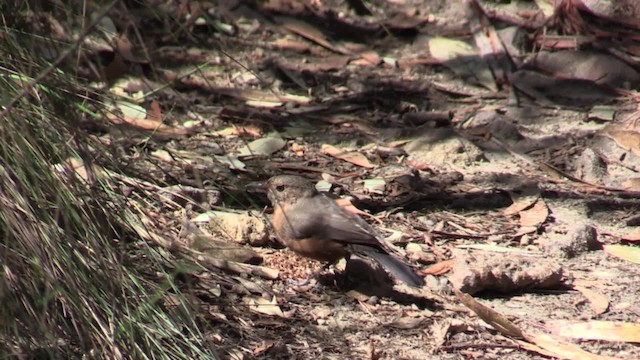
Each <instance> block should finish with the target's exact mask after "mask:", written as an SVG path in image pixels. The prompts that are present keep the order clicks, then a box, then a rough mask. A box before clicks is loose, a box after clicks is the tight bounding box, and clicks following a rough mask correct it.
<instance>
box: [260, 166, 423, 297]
mask: <svg viewBox="0 0 640 360" xmlns="http://www.w3.org/2000/svg"><path fill="white" fill-rule="evenodd" d="M265 190H266V193H267V197H268V198H269V201H270V202H271V205H272V206H273V209H274V210H273V217H272V224H273V228H274V231H275V235H276V237H277V238H278V240H280V241H281V242H282V243H283V244H284V245H286V246H287V247H288V248H289V249H291V250H292V251H293V252H295V253H297V254H299V255H302V256H304V257H307V258H311V259H314V260H317V261H321V262H325V263H326V264H325V267H329V266H331V265H332V264H335V263H336V262H337V261H339V260H340V259H342V258H346V259H347V260H349V258H350V256H351V255H357V256H358V257H361V258H368V259H372V260H374V261H375V262H376V263H378V264H379V265H380V266H381V267H382V268H383V269H385V270H386V271H387V272H388V273H389V274H391V276H392V277H394V278H396V279H397V280H400V281H402V282H404V283H405V284H407V285H409V286H412V287H422V286H423V285H424V280H423V279H422V278H421V277H420V276H418V275H417V274H416V273H415V272H414V271H413V270H412V269H411V267H410V266H409V265H407V264H406V263H404V262H403V261H402V260H400V259H399V258H398V257H397V256H398V255H397V254H399V252H398V251H397V250H396V249H394V248H393V246H392V245H390V244H388V243H386V241H385V240H384V239H383V238H382V237H380V235H379V234H378V233H377V232H376V231H375V230H374V229H373V227H371V226H370V225H369V224H368V223H367V222H366V221H364V220H363V219H362V218H361V217H359V216H358V215H356V214H353V213H351V212H349V211H347V210H346V209H345V208H343V207H342V206H340V205H338V204H337V203H336V202H335V201H334V200H333V199H331V198H330V197H328V196H327V195H325V194H323V193H320V192H318V191H317V190H316V188H315V186H314V184H313V183H312V182H311V181H309V180H308V179H306V178H304V177H301V176H296V175H277V176H274V177H271V178H270V179H269V180H267V181H266V183H264V184H263V191H265Z"/></svg>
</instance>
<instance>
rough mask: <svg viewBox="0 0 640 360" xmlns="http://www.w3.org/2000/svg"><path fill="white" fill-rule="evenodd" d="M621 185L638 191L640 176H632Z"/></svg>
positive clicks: (626, 188) (639, 188)
mask: <svg viewBox="0 0 640 360" xmlns="http://www.w3.org/2000/svg"><path fill="white" fill-rule="evenodd" d="M622 187H623V188H624V189H625V190H629V191H640V178H633V179H629V180H626V181H625V182H623V183H622Z"/></svg>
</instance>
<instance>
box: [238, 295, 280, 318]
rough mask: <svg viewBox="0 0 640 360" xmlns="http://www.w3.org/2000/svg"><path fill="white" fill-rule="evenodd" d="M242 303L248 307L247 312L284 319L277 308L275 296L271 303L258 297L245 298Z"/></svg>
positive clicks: (278, 307)
mask: <svg viewBox="0 0 640 360" xmlns="http://www.w3.org/2000/svg"><path fill="white" fill-rule="evenodd" d="M243 301H244V302H245V304H247V305H249V310H251V311H254V312H257V313H260V314H265V315H272V316H278V317H282V318H283V317H285V315H284V313H283V312H282V309H280V306H278V301H277V300H276V297H275V296H274V297H273V298H272V299H271V301H269V300H266V299H264V298H262V297H259V296H245V297H244V298H243Z"/></svg>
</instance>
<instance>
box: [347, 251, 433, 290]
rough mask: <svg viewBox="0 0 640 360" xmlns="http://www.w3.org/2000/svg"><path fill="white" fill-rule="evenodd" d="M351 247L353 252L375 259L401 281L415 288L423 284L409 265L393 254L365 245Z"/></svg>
mask: <svg viewBox="0 0 640 360" xmlns="http://www.w3.org/2000/svg"><path fill="white" fill-rule="evenodd" d="M351 248H352V251H353V253H354V254H356V255H363V256H366V257H369V258H371V259H373V260H375V261H376V262H377V263H378V264H380V266H382V267H383V268H384V269H385V270H387V271H388V272H389V273H390V274H391V275H392V276H393V277H395V278H396V279H398V280H400V281H402V282H403V283H405V284H407V285H409V286H413V287H416V288H418V287H422V286H423V285H424V280H423V279H422V278H421V277H420V276H418V275H417V274H416V273H415V272H414V271H413V269H411V268H410V267H409V265H407V264H405V263H403V262H402V261H400V260H398V259H396V258H395V257H394V256H392V255H389V254H386V253H384V252H382V251H380V250H378V249H376V248H373V247H370V246H366V245H352V246H351Z"/></svg>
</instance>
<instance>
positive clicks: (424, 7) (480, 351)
mask: <svg viewBox="0 0 640 360" xmlns="http://www.w3.org/2000/svg"><path fill="white" fill-rule="evenodd" d="M465 4H467V5H465ZM468 4H475V2H472V1H471V2H448V1H423V0H413V1H409V0H407V1H366V2H361V1H309V2H296V1H284V0H281V1H269V2H265V3H260V4H256V3H253V2H246V3H242V2H234V1H229V2H219V3H216V4H214V5H211V8H210V9H207V10H208V14H209V17H207V21H209V22H212V21H213V23H214V24H215V29H216V30H217V31H213V32H212V31H210V29H211V28H210V27H204V26H199V25H198V23H197V22H196V23H188V24H187V25H185V28H184V29H182V30H183V31H184V30H185V29H188V34H189V35H188V36H186V35H185V33H180V32H176V33H174V34H173V35H171V36H169V35H166V36H165V37H160V38H161V40H158V41H156V43H155V48H153V49H152V58H153V64H152V65H153V66H154V67H155V68H154V71H156V72H158V71H164V72H165V76H168V75H167V74H169V73H170V74H172V75H171V76H173V77H170V78H173V79H175V80H174V82H173V85H172V86H170V87H166V88H162V89H161V90H160V91H158V92H157V97H156V100H157V101H158V103H159V104H160V107H161V108H162V112H163V114H162V117H163V119H164V122H165V123H166V124H168V125H170V126H172V127H173V128H172V129H173V130H171V129H170V130H168V131H167V132H166V133H165V134H164V135H166V136H165V137H164V138H160V139H159V138H155V139H154V140H153V141H151V142H150V143H149V144H147V147H146V149H145V151H146V153H145V155H146V156H148V157H147V158H145V161H149V162H150V163H152V164H153V166H152V167H149V169H150V170H149V177H150V178H152V179H157V180H159V182H164V183H174V184H181V185H192V186H194V187H200V186H201V185H202V184H204V185H205V187H206V189H208V190H207V191H209V194H215V195H216V196H213V197H212V198H209V199H205V200H202V201H200V206H199V207H195V208H193V209H191V212H187V213H186V214H187V218H189V219H191V220H193V219H194V218H196V217H198V216H199V215H201V214H203V213H206V211H207V210H216V211H219V212H228V213H234V211H235V212H240V213H242V214H245V212H246V211H247V210H250V211H251V213H252V214H254V215H255V214H259V213H261V211H262V209H263V207H264V206H265V205H267V203H265V202H264V199H258V198H255V197H253V196H252V195H250V194H247V193H246V192H245V191H244V186H245V185H246V184H247V183H249V182H250V181H255V180H263V179H266V178H268V177H269V176H272V175H276V174H283V173H286V174H298V175H302V176H305V177H308V178H310V179H313V180H314V181H319V180H322V181H321V183H320V184H319V186H324V187H325V189H330V190H331V192H333V193H335V194H336V195H350V196H351V197H352V198H353V203H354V205H355V206H356V207H357V208H358V209H360V210H362V211H365V212H367V213H368V215H365V218H366V219H367V221H369V222H370V223H371V224H372V225H374V226H375V227H376V228H377V229H379V230H380V231H381V232H382V233H383V234H384V235H386V236H388V240H389V241H391V242H393V243H395V244H396V245H397V246H398V247H399V248H400V249H403V251H404V252H406V254H407V259H408V260H409V261H410V262H411V264H412V266H414V268H415V269H416V270H417V271H420V274H422V275H423V276H424V277H425V279H426V283H427V285H426V286H425V287H424V288H423V289H411V288H408V287H406V286H404V285H401V284H396V285H394V284H393V282H392V281H391V280H390V279H389V278H388V277H386V275H385V274H384V272H381V271H377V270H376V271H372V268H371V267H370V265H369V264H367V263H366V262H363V261H359V260H358V259H355V260H354V261H352V262H349V264H348V265H345V264H344V263H341V264H338V266H337V267H336V268H333V269H331V270H329V271H327V272H325V273H323V274H322V275H321V276H320V277H319V278H318V279H317V281H312V283H311V284H310V285H308V286H296V285H294V284H292V283H291V282H290V281H289V280H290V279H295V280H300V279H302V278H304V277H305V276H306V275H307V274H309V273H310V272H312V271H313V270H314V269H318V268H319V267H320V265H321V264H318V263H314V262H312V261H308V260H305V259H301V258H299V257H298V256H296V255H295V254H292V253H291V252H290V251H289V250H287V249H283V248H282V247H281V246H279V245H277V243H276V242H275V240H274V239H273V236H272V235H271V236H270V237H269V240H268V241H266V240H267V239H266V235H265V234H268V233H269V231H268V230H269V226H268V222H263V221H262V219H263V217H262V215H257V216H256V218H257V219H259V221H257V222H256V224H258V225H255V224H254V223H253V222H251V223H250V222H247V223H242V224H241V227H242V229H240V230H239V232H240V234H241V235H240V236H239V238H237V239H236V240H238V242H241V243H244V245H243V246H245V248H246V247H250V245H248V244H247V243H251V244H252V245H254V246H251V248H252V250H254V251H255V253H256V254H257V255H256V256H255V257H254V260H255V259H262V262H260V261H259V260H256V261H253V262H254V264H255V263H259V264H256V265H259V266H262V267H264V268H268V269H275V270H277V271H278V277H277V278H276V279H269V278H268V276H262V277H261V276H247V275H246V274H242V275H237V272H236V275H235V278H234V279H235V280H234V281H233V282H230V283H229V284H223V285H222V286H221V288H220V289H219V290H220V292H219V294H218V295H217V296H212V297H210V298H208V300H207V301H205V308H206V309H205V310H203V313H202V314H201V316H200V318H199V319H198V321H200V322H201V323H202V324H203V329H206V330H204V333H205V335H206V336H207V337H210V338H211V343H212V345H213V346H214V347H216V348H217V349H219V352H220V356H221V358H232V359H241V358H265V359H272V358H283V359H289V358H291V359H311V358H321V359H345V358H357V359H365V358H366V359H469V358H477V359H493V358H496V359H498V358H509V359H537V358H548V357H566V358H586V357H581V356H580V355H575V353H573V355H571V356H570V355H568V354H569V351H568V350H566V349H562V350H557V351H555V352H554V351H550V350H548V348H547V351H548V352H546V353H545V351H542V350H536V349H532V348H530V347H529V348H528V347H527V346H526V345H523V343H522V342H521V341H520V342H519V341H518V336H512V335H508V334H505V332H504V331H499V330H496V327H495V326H493V325H495V323H493V324H491V325H490V324H489V323H490V322H491V321H489V323H488V322H487V321H483V320H481V319H480V317H478V315H476V312H474V311H471V310H470V308H469V305H466V304H465V303H463V302H461V300H460V297H459V296H456V295H455V294H454V290H453V289H454V288H462V289H463V290H464V291H465V292H467V293H471V294H472V295H473V296H474V297H475V298H476V300H478V301H479V302H481V303H482V304H484V305H486V306H488V307H490V308H492V309H493V310H495V311H496V312H497V313H499V314H502V316H503V317H504V318H505V319H507V320H509V321H510V322H512V323H513V324H515V325H516V326H517V327H518V328H519V329H521V330H522V331H525V332H528V333H532V332H542V333H547V334H551V335H552V337H553V338H554V339H564V340H565V341H566V342H569V343H573V344H575V345H577V346H579V347H581V348H582V349H583V350H586V351H589V352H591V353H593V354H598V355H600V356H612V357H615V358H620V359H638V358H640V348H639V347H638V346H637V345H635V344H634V343H633V341H624V340H621V341H610V340H582V341H580V340H578V339H574V338H571V335H573V332H574V331H575V330H572V329H573V328H571V327H569V325H568V324H570V323H571V322H590V321H595V320H599V321H600V320H602V321H618V322H621V323H630V324H637V323H638V322H639V321H640V303H639V302H638V300H637V299H638V298H639V297H640V265H638V264H637V263H634V262H632V261H629V260H625V259H623V258H620V257H618V256H614V255H613V251H614V250H612V249H615V248H608V247H607V246H609V245H619V244H625V245H629V246H630V247H634V245H633V241H635V240H637V239H639V238H640V236H639V235H638V234H640V232H638V230H637V226H638V224H639V223H640V222H639V221H638V217H637V214H636V213H637V209H638V208H639V207H640V198H639V197H638V194H639V191H640V187H639V186H638V183H639V182H637V179H640V177H639V176H638V174H637V173H638V171H639V169H640V154H639V153H638V151H637V141H638V140H637V137H636V133H635V132H634V131H635V126H636V125H635V123H634V122H635V119H636V118H635V114H637V108H636V105H635V102H634V101H633V95H630V94H629V93H625V94H620V93H616V96H611V91H612V90H611V88H610V87H606V88H596V89H592V88H591V87H590V85H589V86H587V85H588V84H587V83H578V84H577V85H576V83H570V84H564V83H562V84H560V83H559V80H557V79H555V78H553V77H552V80H551V85H550V86H551V87H544V86H536V84H534V81H533V80H531V79H532V78H530V77H528V78H526V80H524V82H523V81H522V79H521V78H518V79H520V80H519V81H520V82H519V83H516V81H515V79H516V77H515V76H511V75H510V74H508V75H504V74H503V75H504V76H500V75H499V74H498V71H496V69H501V70H505V68H504V67H500V66H497V67H495V68H492V71H490V72H488V73H489V74H494V77H493V78H491V77H489V78H487V77H484V76H483V74H487V71H486V66H487V65H486V63H490V62H491V61H489V60H487V59H486V58H484V60H487V61H486V62H485V61H483V56H479V55H476V56H470V57H468V58H466V59H464V61H466V63H465V64H466V65H463V66H462V70H461V67H459V66H458V65H455V64H453V65H451V64H449V63H448V62H447V61H446V60H444V59H443V57H444V58H446V56H447V55H439V54H440V52H445V53H446V52H448V51H451V50H450V49H449V50H437V49H436V45H437V44H439V43H434V41H433V39H434V38H435V37H446V38H451V39H452V38H455V39H461V40H464V41H467V42H468V43H470V44H473V43H474V36H475V35H474V33H473V32H471V31H470V28H472V27H473V25H474V24H475V23H476V22H475V20H474V18H473V17H471V16H470V15H469V9H468V8H467V7H465V6H471V5H468ZM494 5H498V4H493V3H491V4H485V6H494ZM191 6H195V5H194V4H191ZM200 6H201V7H202V8H201V9H200V10H202V9H204V8H205V7H206V4H201V5H200ZM500 6H501V7H498V9H500V10H501V11H503V13H501V14H512V15H514V17H515V16H516V15H515V14H522V13H525V12H528V13H529V14H535V13H536V11H537V8H536V5H535V2H526V3H520V2H517V3H516V2H514V3H508V4H501V5H500ZM163 9H164V8H163ZM170 9H171V8H170ZM176 11H179V12H178V13H179V14H181V13H180V11H187V10H185V9H183V8H181V9H178V10H176ZM190 11H193V8H191V9H190ZM492 14H495V13H492ZM141 18H144V17H141ZM477 19H485V20H486V19H488V18H487V17H482V16H480V15H478V17H477ZM536 21H538V22H536ZM480 23H482V21H480ZM483 24H484V26H485V27H487V28H489V27H491V24H494V25H495V26H496V28H497V27H498V24H503V23H502V22H499V21H497V20H496V19H495V18H491V21H490V22H485V23H483ZM527 24H529V25H530V26H529V27H527V26H525V25H527ZM536 24H540V21H539V19H537V18H536V17H534V16H531V17H529V18H528V22H527V21H522V22H521V23H520V25H521V26H515V27H516V28H518V29H519V30H520V31H524V32H525V33H526V34H528V35H529V37H528V38H527V37H525V42H524V43H523V45H522V47H521V49H520V51H521V52H520V54H521V55H522V58H525V57H527V56H528V55H530V54H532V53H534V52H535V51H537V49H534V48H535V46H534V45H532V44H531V42H527V41H531V39H532V36H533V35H534V34H539V32H537V31H539V29H541V28H542V27H538V28H536V27H535V26H537V25H536ZM139 25H140V26H142V27H144V26H145V25H146V26H151V25H149V24H145V23H144V22H143V23H141V24H139ZM512 25H513V24H512ZM549 26H550V29H554V28H553V27H551V24H550V23H549ZM500 28H502V27H500ZM206 29H208V30H206ZM556 30H557V28H556ZM487 33H488V32H487ZM163 42H164V44H163ZM177 45H179V47H176V46H177ZM523 50H524V51H523ZM439 51H440V52H439ZM460 51H462V50H460ZM436 53H437V54H436ZM521 60H522V59H520V58H518V61H515V60H514V61H513V63H512V64H511V65H509V66H507V67H506V69H507V70H506V72H507V73H515V70H516V69H521V68H523V66H524V65H523V62H522V61H521ZM465 67H466V70H464V68H465ZM195 68H197V71H196V70H194V69H195ZM481 68H483V69H484V70H482V69H481ZM520 75H522V74H519V76H520ZM529 75H530V74H529ZM523 76H524V75H523ZM628 78H629V79H632V77H628ZM547 80H548V78H547ZM136 81H137V80H136V79H135V78H134V79H133V80H132V78H127V80H126V82H125V85H124V86H123V88H125V89H126V88H127V87H128V86H129V87H133V85H132V84H134V83H135V82H136ZM545 84H547V83H545ZM589 84H590V83H589ZM565 86H566V87H565ZM556 90H557V91H556ZM592 90H593V92H591V91H592ZM603 114H604V115H603ZM607 114H614V115H611V116H609V115H607ZM175 129H186V130H187V131H185V133H184V134H177V132H176V131H175ZM172 131H174V133H172ZM160 135H163V134H160ZM264 139H271V140H264ZM259 140H262V143H256V142H255V141H259ZM248 144H249V145H248ZM252 145H253V147H252ZM247 146H249V148H250V153H249V154H247V153H246V150H247ZM243 148H244V149H243ZM336 149H338V150H337V151H336ZM243 151H245V153H243ZM166 154H169V157H168V158H169V159H170V160H167V156H166ZM268 212H269V211H267V213H266V214H265V215H264V216H265V217H267V218H268ZM184 216H185V215H184V214H179V217H180V218H183V217H184ZM236 225H237V224H236ZM249 225H251V226H258V228H251V229H249V228H248V227H249ZM227 230H228V229H227ZM248 232H253V233H252V234H251V235H250V236H249V235H247V234H248ZM250 237H251V239H249V238H250ZM603 245H604V246H603ZM372 275H373V276H372ZM265 277H266V278H265ZM231 283H233V284H234V285H231ZM212 291H213V290H212ZM200 298H201V300H202V299H203V298H202V296H201V297H200ZM490 317H491V316H490ZM493 319H494V320H495V319H496V318H495V317H493ZM485 320H487V319H485ZM529 343H534V341H529ZM537 344H538V345H540V343H539V342H538V343H537ZM541 347H543V348H544V346H541ZM538 349H539V348H538ZM559 354H563V355H559ZM594 358H595V357H594Z"/></svg>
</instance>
